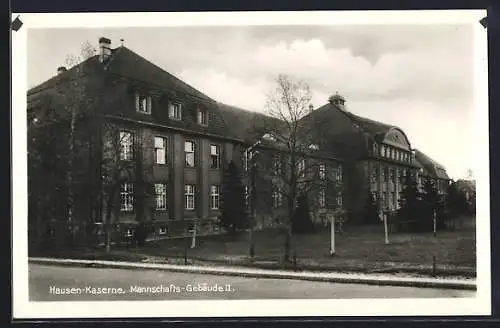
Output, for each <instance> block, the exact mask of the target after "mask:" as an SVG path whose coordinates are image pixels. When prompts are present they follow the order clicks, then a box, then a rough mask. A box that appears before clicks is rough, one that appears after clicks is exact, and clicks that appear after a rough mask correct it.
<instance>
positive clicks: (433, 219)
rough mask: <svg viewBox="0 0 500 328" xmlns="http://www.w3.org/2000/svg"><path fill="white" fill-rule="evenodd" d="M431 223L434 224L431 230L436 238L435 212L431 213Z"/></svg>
mask: <svg viewBox="0 0 500 328" xmlns="http://www.w3.org/2000/svg"><path fill="white" fill-rule="evenodd" d="M432 221H433V223H434V229H433V231H434V236H436V210H433V212H432Z"/></svg>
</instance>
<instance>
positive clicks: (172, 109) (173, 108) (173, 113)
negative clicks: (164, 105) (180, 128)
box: [168, 102, 182, 120]
mask: <svg viewBox="0 0 500 328" xmlns="http://www.w3.org/2000/svg"><path fill="white" fill-rule="evenodd" d="M168 117H169V118H171V119H174V120H180V119H181V118H182V105H181V104H180V103H177V102H171V103H169V104H168Z"/></svg>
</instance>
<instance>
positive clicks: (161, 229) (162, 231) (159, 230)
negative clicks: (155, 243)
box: [158, 225, 167, 235]
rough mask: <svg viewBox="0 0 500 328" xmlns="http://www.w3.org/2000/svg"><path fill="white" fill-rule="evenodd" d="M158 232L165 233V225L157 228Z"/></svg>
mask: <svg viewBox="0 0 500 328" xmlns="http://www.w3.org/2000/svg"><path fill="white" fill-rule="evenodd" d="M158 234H159V235H166V234H167V226H165V225H164V226H161V227H160V229H158Z"/></svg>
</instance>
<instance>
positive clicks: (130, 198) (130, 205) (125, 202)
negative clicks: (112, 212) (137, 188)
mask: <svg viewBox="0 0 500 328" xmlns="http://www.w3.org/2000/svg"><path fill="white" fill-rule="evenodd" d="M120 210H121V211H122V212H132V211H133V210H134V185H133V184H132V183H122V184H121V186H120Z"/></svg>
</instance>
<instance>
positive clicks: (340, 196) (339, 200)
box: [337, 193, 344, 207]
mask: <svg viewBox="0 0 500 328" xmlns="http://www.w3.org/2000/svg"><path fill="white" fill-rule="evenodd" d="M343 201H344V200H343V199H342V194H340V193H339V194H338V195H337V205H338V206H340V207H342V205H343Z"/></svg>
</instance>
